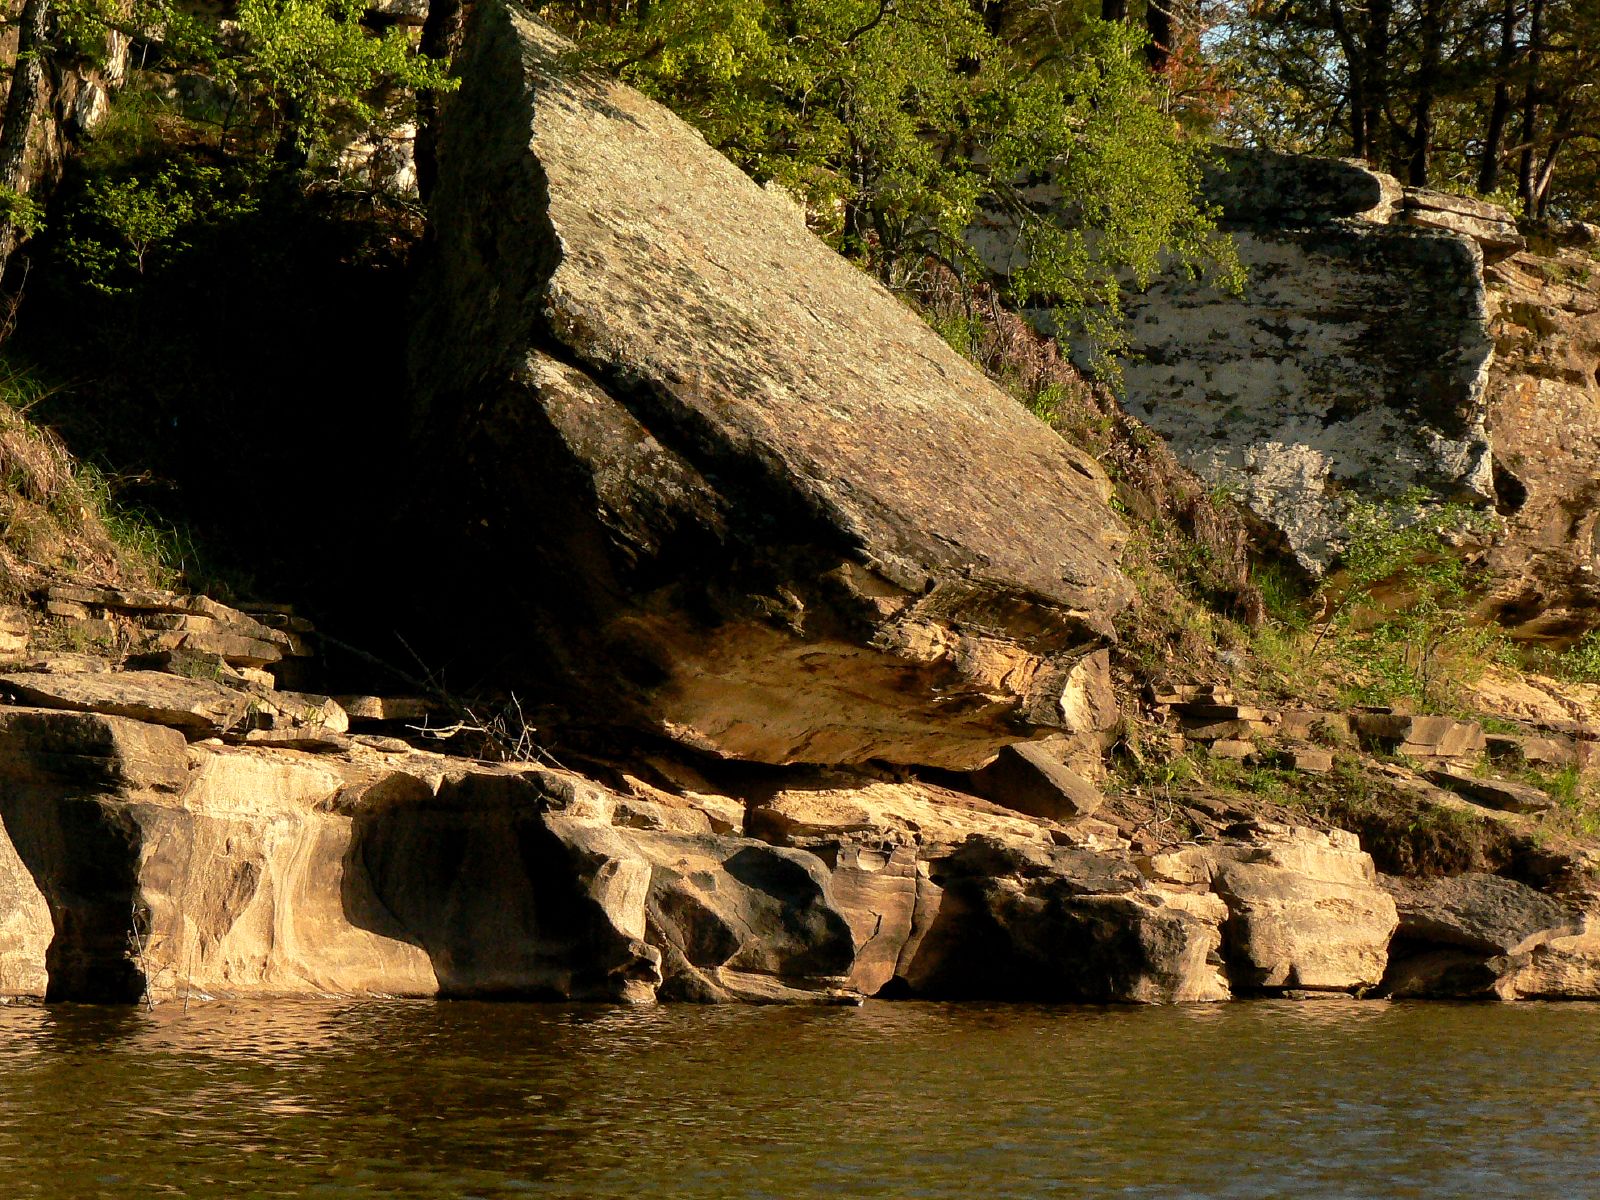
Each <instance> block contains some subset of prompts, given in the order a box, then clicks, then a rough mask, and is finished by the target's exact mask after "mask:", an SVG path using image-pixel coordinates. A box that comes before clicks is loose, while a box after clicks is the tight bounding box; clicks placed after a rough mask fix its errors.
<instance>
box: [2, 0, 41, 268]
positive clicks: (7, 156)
mask: <svg viewBox="0 0 1600 1200" xmlns="http://www.w3.org/2000/svg"><path fill="white" fill-rule="evenodd" d="M49 22H50V0H26V3H24V4H23V6H22V14H21V16H20V17H19V19H18V22H17V24H18V29H17V61H16V65H15V66H14V67H12V69H11V92H10V94H9V95H8V96H7V97H6V116H5V122H4V124H3V125H0V188H4V189H5V190H6V192H8V193H12V194H19V195H20V194H21V193H23V192H26V191H27V190H28V147H29V143H30V142H32V140H33V122H34V119H35V117H37V116H38V113H39V109H40V107H41V106H42V104H43V101H44V84H45V69H44V67H45V62H44V50H45V45H46V43H45V32H46V29H47V28H48V26H49ZM20 241H21V232H20V231H19V230H18V229H17V226H16V224H15V223H14V222H11V221H4V222H0V277H3V276H4V275H5V269H6V265H7V264H8V263H9V262H10V261H11V255H12V254H13V253H14V252H15V250H16V248H17V244H18V242H20Z"/></svg>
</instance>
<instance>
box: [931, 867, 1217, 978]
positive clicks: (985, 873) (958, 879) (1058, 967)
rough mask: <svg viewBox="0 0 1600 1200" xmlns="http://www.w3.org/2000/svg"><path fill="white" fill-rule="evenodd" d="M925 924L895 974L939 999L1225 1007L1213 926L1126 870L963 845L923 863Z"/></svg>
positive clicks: (1213, 920) (1214, 919) (1214, 921)
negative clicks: (932, 896)
mask: <svg viewBox="0 0 1600 1200" xmlns="http://www.w3.org/2000/svg"><path fill="white" fill-rule="evenodd" d="M931 880H932V882H933V883H935V884H936V885H937V886H938V888H939V889H940V892H941V895H940V897H939V906H938V910H937V914H936V915H935V916H934V917H933V919H932V920H931V922H929V924H928V928H927V930H926V932H925V933H923V935H922V936H921V938H920V939H919V941H918V943H917V945H916V947H915V950H914V953H913V954H912V955H911V956H910V958H909V960H908V961H905V962H904V964H903V966H902V969H901V973H902V976H903V978H904V980H905V984H906V986H907V987H908V988H909V990H910V991H911V992H912V993H913V994H916V995H919V996H927V997H934V998H942V999H994V1000H1071V1001H1087V1002H1098V1003H1106V1002H1111V1001H1116V1002H1125V1003H1126V1002H1134V1003H1173V1002H1179V1001H1193V1000H1221V999H1226V998H1227V996H1228V988H1227V985H1226V983H1224V982H1223V980H1222V977H1221V974H1220V972H1219V971H1218V969H1217V968H1218V964H1219V963H1220V961H1221V960H1220V958H1219V957H1218V956H1217V950H1218V947H1219V942H1220V935H1219V931H1218V922H1219V921H1220V919H1221V916H1222V913H1221V911H1220V906H1219V911H1217V912H1215V913H1213V914H1211V919H1209V920H1207V919H1205V918H1204V917H1202V916H1197V915H1196V914H1195V913H1194V912H1193V911H1190V910H1189V909H1186V908H1184V907H1176V906H1169V905H1168V904H1167V903H1165V901H1164V898H1163V897H1162V896H1161V895H1160V894H1159V893H1157V892H1152V891H1149V890H1147V889H1146V888H1145V886H1144V883H1145V881H1144V879H1143V878H1142V877H1141V875H1140V874H1139V872H1138V871H1137V870H1135V869H1134V868H1133V867H1132V866H1131V865H1130V864H1129V863H1128V862H1127V861H1126V860H1119V859H1117V858H1114V857H1111V856H1107V855H1100V854H1095V853H1093V852H1090V851H1083V850H1074V849H1070V848H1066V847H1056V848H1051V849H1048V850H1047V849H1045V848H1043V847H1028V846H1012V845H1007V844H1005V843H1002V842H998V841H995V840H993V839H987V838H981V837H980V838H974V839H972V840H971V841H969V842H967V843H965V844H964V845H962V846H961V847H960V848H959V849H958V850H956V851H955V852H954V853H953V854H951V855H949V856H948V857H946V858H943V859H940V860H937V861H936V862H935V863H934V864H933V871H932V874H931Z"/></svg>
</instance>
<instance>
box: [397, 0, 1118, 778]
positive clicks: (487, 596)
mask: <svg viewBox="0 0 1600 1200" xmlns="http://www.w3.org/2000/svg"><path fill="white" fill-rule="evenodd" d="M570 59H571V47H570V46H569V45H568V44H566V43H565V42H563V41H562V40H561V39H560V38H559V37H557V36H556V35H555V34H553V33H552V32H551V31H550V30H549V29H548V28H547V27H545V26H544V25H542V24H541V23H540V22H538V21H537V20H535V19H534V18H532V17H531V16H530V15H529V14H528V12H527V11H526V10H525V9H524V8H523V7H521V6H520V5H519V4H517V3H514V2H511V0H488V2H486V3H484V4H481V5H479V6H478V8H477V15H476V18H475V21H474V25H473V28H472V31H471V32H470V34H469V36H468V39H467V43H466V47H465V49H464V50H463V52H462V64H463V65H462V75H463V80H464V84H463V88H462V90H461V92H460V93H459V94H458V95H457V96H456V97H454V98H453V100H452V102H451V105H450V108H449V117H448V121H447V125H446V128H445V129H444V132H443V135H442V138H441V144H440V182H439V186H438V190H437V192H436V194H435V197H434V202H433V209H432V215H433V221H434V227H435V230H436V233H437V239H436V245H435V247H434V253H433V259H432V267H431V270H430V272H429V274H428V276H427V281H426V283H425V285H424V293H423V294H424V304H423V311H422V315H421V317H420V320H419V323H418V326H417V328H416V330H415V334H414V337H413V339H412V345H413V349H414V356H413V362H414V379H415V384H416V392H417V395H418V397H419V411H418V413H417V427H418V430H419V436H420V437H421V439H422V443H423V445H424V446H425V447H426V454H425V469H426V470H427V472H428V474H429V482H431V483H432V484H433V485H434V486H432V487H430V488H427V489H425V490H424V494H425V496H426V497H427V500H426V502H427V504H428V505H429V506H430V510H431V511H430V519H431V520H433V521H434V527H435V528H439V529H441V530H442V532H443V535H444V536H443V537H442V538H441V539H440V540H441V542H442V544H443V546H444V548H445V549H447V550H450V551H453V552H456V553H459V554H460V555H461V557H460V558H459V559H457V560H455V561H454V565H453V566H450V567H446V568H445V569H441V570H439V571H437V572H436V573H435V574H434V575H433V576H432V577H430V579H429V589H430V591H438V592H439V593H440V602H441V605H440V606H441V609H444V610H446V611H448V612H449V613H451V614H452V615H459V614H470V616H469V619H467V620H464V621H459V622H452V626H451V634H452V637H453V638H454V639H455V640H456V644H455V647H454V648H455V649H457V650H460V649H461V646H460V645H459V643H460V642H461V641H462V640H463V639H465V640H467V641H468V642H469V643H470V644H474V645H475V647H476V649H477V650H478V652H479V665H480V666H483V667H484V668H485V669H488V667H489V666H491V665H492V667H493V669H494V673H495V674H496V676H497V677H498V679H499V681H500V682H502V683H506V684H509V685H512V686H517V687H520V688H521V689H522V690H523V691H524V692H526V691H527V690H529V689H531V688H534V687H538V686H545V687H556V686H558V685H559V687H560V688H561V689H563V690H564V692H565V695H566V699H567V700H568V701H569V702H571V703H575V704H577V705H578V706H579V707H581V708H583V709H584V710H585V711H586V712H587V713H588V714H589V715H590V716H591V717H598V718H600V719H604V720H608V721H627V722H631V723H633V724H636V725H643V726H647V727H649V728H652V729H655V730H660V731H663V732H665V733H667V734H670V735H671V736H672V737H674V738H677V739H679V740H680V741H682V742H685V743H687V744H689V745H692V746H695V747H697V748H700V749H703V750H708V751H713V752H715V753H718V754H721V755H725V756H731V757H742V758H749V759H756V760H761V761H766V762H777V763H787V762H813V763H834V764H837V763H852V762H860V761H864V760H867V759H882V760H889V761H896V762H917V763H926V764H931V765H939V766H947V767H955V768H959V769H973V768H977V767H980V766H982V765H984V763H986V762H987V761H988V760H989V759H990V758H992V757H993V755H994V754H995V752H996V751H997V750H998V749H999V748H1000V747H1001V746H1002V745H1004V744H1006V743H1007V742H1009V741H1013V740H1016V739H1017V738H1018V737H1019V736H1024V735H1025V734H1026V733H1027V731H1028V730H1029V729H1031V728H1034V727H1038V726H1052V727H1066V726H1070V725H1071V723H1072V720H1073V718H1072V717H1071V715H1070V714H1069V712H1068V711H1067V709H1068V708H1070V707H1072V706H1071V705H1068V706H1064V705H1063V703H1062V700H1063V693H1064V692H1066V691H1067V690H1068V689H1069V680H1070V675H1071V669H1072V667H1073V666H1074V665H1075V664H1076V663H1077V662H1078V661H1080V660H1081V659H1082V657H1083V656H1084V655H1085V654H1086V653H1088V652H1089V651H1091V650H1093V649H1094V648H1095V647H1097V646H1099V645H1102V644H1103V643H1104V641H1105V639H1106V637H1107V636H1108V633H1109V630H1110V619H1111V617H1112V616H1113V615H1114V614H1115V613H1116V612H1117V611H1119V610H1120V609H1121V608H1122V607H1123V606H1124V605H1125V604H1126V603H1127V601H1128V598H1129V595H1130V593H1129V589H1128V585H1127V584H1126V582H1125V581H1124V579H1123V578H1122V577H1121V576H1120V575H1119V574H1118V572H1117V569H1116V565H1115V564H1116V558H1117V553H1118V550H1119V547H1120V543H1121V538H1122V534H1121V531H1120V526H1119V524H1118V522H1117V520H1116V519H1115V517H1114V516H1113V515H1112V514H1111V513H1110V511H1109V510H1108V508H1107V506H1106V503H1105V500H1106V496H1107V494H1108V492H1107V489H1108V485H1107V482H1106V479H1105V477H1104V475H1103V474H1102V472H1101V471H1100V469H1099V468H1098V466H1097V465H1096V464H1095V463H1094V462H1093V461H1092V460H1090V459H1089V458H1088V457H1087V456H1086V455H1084V454H1083V453H1081V452H1079V451H1078V450H1076V449H1074V448H1073V447H1071V446H1069V445H1068V444H1067V443H1065V442H1064V441H1062V440H1061V439H1060V438H1059V437H1057V436H1055V435H1054V434H1053V433H1051V432H1050V431H1049V430H1047V429H1046V428H1045V427H1044V426H1042V425H1041V424H1040V423H1039V422H1037V421H1036V420H1034V419H1033V418H1032V417H1031V416H1029V414H1027V413H1026V412H1025V411H1024V410H1023V409H1022V408H1020V407H1019V406H1018V405H1017V404H1016V403H1015V402H1014V401H1013V400H1011V399H1010V398H1009V397H1007V396H1006V395H1005V394H1004V393H1002V392H1001V391H1000V390H999V389H998V388H996V387H995V386H993V385H992V384H991V383H990V382H989V381H988V380H987V379H986V378H985V377H984V376H982V375H981V374H980V373H979V372H978V371H977V370H976V369H975V368H973V367H972V366H971V365H970V364H969V363H967V362H966V361H965V360H963V359H962V358H961V357H960V356H959V355H957V354H955V353H954V352H953V351H952V350H951V349H950V348H949V347H948V346H946V345H945V344H944V342H943V341H942V340H941V339H940V338H939V337H938V336H936V335H935V334H934V333H932V332H931V331H930V330H929V329H928V328H927V327H926V326H925V325H924V324H923V323H922V322H921V321H920V320H919V319H918V318H917V317H916V315H915V314H914V313H912V312H911V311H910V310H909V309H908V308H907V307H906V306H904V305H903V304H902V303H900V302H899V301H898V300H897V299H896V298H895V297H893V296H892V295H891V294H890V293H889V292H888V291H886V290H885V289H883V288H882V287H880V286H878V285H877V284H876V283H875V282H873V281H872V280H871V279H869V278H868V277H867V276H866V275H864V274H863V273H861V272H860V271H858V270H857V269H856V268H854V267H853V266H851V265H850V264H849V263H847V262H846V261H845V260H843V259H842V258H840V257H838V256H837V255H835V254H834V253H833V252H832V251H831V250H829V249H828V248H827V247H826V246H825V245H824V244H823V243H822V242H820V241H819V240H817V239H816V238H815V237H813V236H812V235H811V234H809V233H808V232H807V231H806V230H805V228H804V224H803V222H802V221H801V220H800V219H799V217H798V215H797V213H796V211H795V209H794V207H793V205H792V204H790V203H789V202H788V201H787V200H785V199H783V198H781V197H778V196H774V195H772V194H770V193H769V192H767V191H764V190H763V189H762V188H761V187H759V186H757V185H756V184H755V183H753V182H752V181H751V180H749V179H748V178H747V177H745V176H744V175H743V174H742V173H741V172H740V171H739V170H738V169H737V168H736V167H734V166H733V165H732V164H731V163H729V162H728V161H727V160H726V159H724V158H723V157H722V156H721V155H719V154H717V153H716V152H715V151H713V150H711V149H710V148H709V147H708V146H707V145H706V144H705V142H704V141H703V140H702V139H701V138H700V137H699V136H698V135H696V134H695V133H694V132H693V131H691V130H690V129H689V128H688V127H687V126H686V125H685V124H684V123H683V122H681V121H679V120H678V119H677V118H676V117H674V116H673V115H672V114H670V113H669V112H668V111H667V110H666V109H664V108H662V107H660V106H659V105H657V104H654V103H652V102H650V101H649V100H646V99H645V98H644V97H642V96H640V95H639V94H638V93H636V92H633V91H631V90H629V89H627V88H625V87H621V86H618V85H615V84H612V83H609V82H606V81H604V80H601V79H597V78H593V77H589V76H586V75H582V74H579V73H578V72H577V71H576V70H575V69H574V68H573V66H572V65H571V62H570ZM463 657H464V656H463Z"/></svg>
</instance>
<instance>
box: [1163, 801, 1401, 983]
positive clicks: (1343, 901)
mask: <svg viewBox="0 0 1600 1200" xmlns="http://www.w3.org/2000/svg"><path fill="white" fill-rule="evenodd" d="M1147 869H1148V871H1149V872H1150V874H1151V875H1152V876H1153V877H1154V878H1157V879H1161V880H1165V881H1167V882H1169V883H1172V884H1179V885H1189V886H1198V885H1204V886H1206V887H1208V888H1209V889H1210V890H1212V891H1214V892H1215V893H1216V895H1217V896H1219V897H1221V899H1222V901H1223V902H1224V903H1225V904H1226V905H1227V908H1228V920H1227V923H1226V925H1225V926H1224V951H1223V952H1224V955H1225V957H1226V958H1227V962H1228V974H1229V978H1230V979H1231V981H1232V983H1233V986H1234V988H1235V989H1236V990H1239V991H1248V992H1261V991H1308V992H1318V991H1336V992H1359V991H1364V990H1366V989H1368V988H1372V987H1375V986H1376V985H1377V984H1378V982H1379V981H1380V980H1381V979H1382V978H1383V973H1384V968H1385V966H1386V964H1387V962H1388V952H1389V940H1390V938H1391V936H1392V935H1393V934H1394V931H1395V928H1396V926H1397V925H1398V923H1399V917H1398V914H1397V912H1396V909H1395V903H1394V900H1393V899H1392V898H1391V897H1390V896H1389V895H1388V894H1387V893H1386V892H1385V891H1384V890H1383V889H1382V888H1381V887H1380V886H1379V885H1378V879H1377V871H1376V869H1375V868H1374V867H1373V865H1372V859H1371V857H1370V856H1369V855H1367V854H1366V853H1365V852H1363V851H1362V850H1361V847H1360V843H1359V842H1358V841H1357V839H1356V838H1355V836H1354V835H1353V834H1349V833H1345V832H1343V831H1341V830H1333V831H1330V832H1327V833H1322V832H1318V831H1316V830H1311V829H1302V828H1296V827H1292V826H1284V825H1274V824H1270V823H1266V822H1259V823H1257V824H1256V825H1255V827H1254V828H1253V829H1250V830H1249V831H1248V833H1247V836H1246V837H1244V838H1243V839H1241V840H1238V841H1229V842H1219V843H1215V844H1208V845H1201V846H1193V847H1189V848H1186V849H1183V850H1179V851H1174V852H1170V853H1166V854H1161V855H1157V856H1154V857H1153V858H1152V859H1150V860H1149V865H1148V867H1147Z"/></svg>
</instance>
